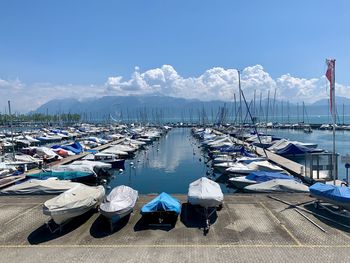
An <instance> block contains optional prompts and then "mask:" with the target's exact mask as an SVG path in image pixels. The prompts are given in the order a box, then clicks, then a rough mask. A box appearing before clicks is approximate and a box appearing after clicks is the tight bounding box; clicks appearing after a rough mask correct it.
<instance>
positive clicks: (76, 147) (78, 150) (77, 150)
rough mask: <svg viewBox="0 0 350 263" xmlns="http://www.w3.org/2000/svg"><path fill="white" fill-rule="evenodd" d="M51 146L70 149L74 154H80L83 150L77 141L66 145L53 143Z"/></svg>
mask: <svg viewBox="0 0 350 263" xmlns="http://www.w3.org/2000/svg"><path fill="white" fill-rule="evenodd" d="M51 148H52V149H57V148H62V149H64V150H67V151H71V152H73V153H75V154H80V153H82V152H83V146H81V144H80V143H79V142H74V143H72V144H68V145H54V146H51Z"/></svg>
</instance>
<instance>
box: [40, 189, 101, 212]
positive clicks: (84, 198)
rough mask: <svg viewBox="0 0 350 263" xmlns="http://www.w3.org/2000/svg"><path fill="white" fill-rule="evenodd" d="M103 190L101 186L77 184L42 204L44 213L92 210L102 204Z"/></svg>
mask: <svg viewBox="0 0 350 263" xmlns="http://www.w3.org/2000/svg"><path fill="white" fill-rule="evenodd" d="M104 195H105V189H104V188H103V186H102V185H99V186H87V185H84V184H78V185H76V186H75V187H73V188H71V189H69V190H68V191H65V192H64V193H62V194H60V195H59V196H56V197H54V198H52V199H50V200H47V201H46V202H45V203H44V211H45V210H46V211H48V212H51V213H52V212H58V211H67V212H68V211H69V210H70V209H80V208H89V207H90V208H92V207H94V206H97V205H98V204H100V203H101V202H102V199H103V197H104Z"/></svg>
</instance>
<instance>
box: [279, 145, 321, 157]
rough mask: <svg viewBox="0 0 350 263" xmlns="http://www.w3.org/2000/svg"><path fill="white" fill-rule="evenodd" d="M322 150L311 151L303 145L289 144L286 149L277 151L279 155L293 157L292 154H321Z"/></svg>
mask: <svg viewBox="0 0 350 263" xmlns="http://www.w3.org/2000/svg"><path fill="white" fill-rule="evenodd" d="M320 151H321V150H320V149H311V148H308V147H305V146H302V145H298V144H293V143H289V144H288V145H287V146H286V147H284V148H282V149H279V150H277V151H276V153H277V154H279V155H288V154H290V155H292V154H305V153H314V152H320Z"/></svg>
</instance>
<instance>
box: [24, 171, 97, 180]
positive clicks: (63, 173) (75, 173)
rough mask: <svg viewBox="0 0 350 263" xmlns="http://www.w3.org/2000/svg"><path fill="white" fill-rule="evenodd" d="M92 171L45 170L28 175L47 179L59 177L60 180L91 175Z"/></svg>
mask: <svg viewBox="0 0 350 263" xmlns="http://www.w3.org/2000/svg"><path fill="white" fill-rule="evenodd" d="M91 175H92V173H91V172H82V171H45V172H40V173H35V174H28V175H27V176H28V177H34V178H38V179H47V178H50V177H57V178H58V179H60V180H74V179H77V178H82V177H87V176H91Z"/></svg>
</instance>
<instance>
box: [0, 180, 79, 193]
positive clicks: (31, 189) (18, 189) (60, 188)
mask: <svg viewBox="0 0 350 263" xmlns="http://www.w3.org/2000/svg"><path fill="white" fill-rule="evenodd" d="M78 184H79V183H74V182H71V181H67V180H58V179H57V178H49V179H46V180H37V179H30V180H28V181H25V182H23V183H20V184H15V185H12V186H10V187H7V188H6V189H4V190H2V191H0V194H4V195H45V194H60V193H62V192H64V191H67V190H69V189H71V188H73V187H74V186H76V185H78Z"/></svg>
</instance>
